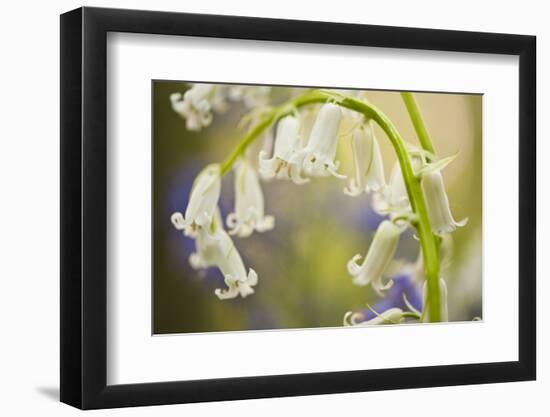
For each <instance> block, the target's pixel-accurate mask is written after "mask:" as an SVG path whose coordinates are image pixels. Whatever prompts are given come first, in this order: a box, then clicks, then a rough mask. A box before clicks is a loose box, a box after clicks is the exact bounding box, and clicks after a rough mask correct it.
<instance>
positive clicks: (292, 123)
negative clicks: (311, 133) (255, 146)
mask: <svg viewBox="0 0 550 417" xmlns="http://www.w3.org/2000/svg"><path fill="white" fill-rule="evenodd" d="M299 132H300V122H299V120H298V118H296V117H294V116H286V117H283V118H282V119H281V120H280V121H279V123H278V124H277V129H276V135H275V146H274V150H273V157H271V158H268V156H267V152H266V151H261V152H260V154H259V172H260V175H261V176H262V178H264V179H266V180H269V179H272V178H278V179H289V180H291V181H292V182H294V183H295V184H304V183H306V182H308V181H309V179H307V178H303V177H302V175H301V165H300V164H299V163H298V162H297V161H296V153H297V152H298V151H299V150H300V136H299Z"/></svg>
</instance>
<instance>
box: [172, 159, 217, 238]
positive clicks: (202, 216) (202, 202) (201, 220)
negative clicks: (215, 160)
mask: <svg viewBox="0 0 550 417" xmlns="http://www.w3.org/2000/svg"><path fill="white" fill-rule="evenodd" d="M220 192H221V178H220V166H219V165H218V164H212V165H208V166H207V167H206V168H204V169H203V170H202V171H201V172H200V173H199V175H198V176H197V178H195V181H194V182H193V186H192V188H191V195H190V197H189V202H188V204H187V208H186V210H185V216H183V215H182V214H181V213H174V214H173V215H172V222H173V223H174V225H175V226H176V227H177V228H178V229H180V230H182V231H184V233H185V234H186V235H187V236H196V234H197V232H198V231H199V230H200V229H201V228H208V227H209V226H210V223H211V221H212V218H213V216H214V214H215V211H216V210H217V207H218V200H219V199H220Z"/></svg>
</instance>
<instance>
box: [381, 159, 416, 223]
mask: <svg viewBox="0 0 550 417" xmlns="http://www.w3.org/2000/svg"><path fill="white" fill-rule="evenodd" d="M372 207H373V208H374V210H375V211H376V212H378V213H379V214H382V215H386V214H392V213H393V214H396V215H400V214H402V213H406V212H408V211H410V210H411V207H410V204H409V196H408V194H407V187H406V186H405V181H404V180H403V174H402V172H401V166H400V165H399V162H396V163H395V164H394V166H393V168H392V171H391V174H390V180H389V183H388V186H387V187H385V188H384V189H383V190H382V192H379V193H376V194H374V195H373V199H372Z"/></svg>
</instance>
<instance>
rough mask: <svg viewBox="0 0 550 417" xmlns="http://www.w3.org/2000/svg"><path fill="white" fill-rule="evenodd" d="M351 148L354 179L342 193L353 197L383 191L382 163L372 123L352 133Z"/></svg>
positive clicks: (384, 183)
mask: <svg viewBox="0 0 550 417" xmlns="http://www.w3.org/2000/svg"><path fill="white" fill-rule="evenodd" d="M351 146H352V150H353V161H354V165H355V177H354V178H352V179H351V181H350V183H349V185H348V186H347V187H346V188H345V189H344V192H345V193H346V194H348V195H350V196H354V197H355V196H358V195H361V194H362V193H363V192H369V191H381V190H383V189H384V188H385V186H386V176H385V175H384V162H383V160H382V153H381V152H380V145H379V144H378V140H377V139H376V137H375V136H374V129H373V125H372V121H369V122H367V123H366V124H365V125H364V126H361V127H359V128H358V129H355V130H354V131H353V133H352V137H351Z"/></svg>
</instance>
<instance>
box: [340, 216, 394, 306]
mask: <svg viewBox="0 0 550 417" xmlns="http://www.w3.org/2000/svg"><path fill="white" fill-rule="evenodd" d="M402 231H403V227H401V226H397V225H395V224H394V223H393V222H391V221H389V220H384V221H383V222H382V223H380V225H379V226H378V229H377V230H376V233H375V234H374V238H373V240H372V243H371V245H370V247H369V250H368V253H367V256H366V257H365V260H364V261H363V263H362V264H358V263H357V261H359V260H360V259H361V258H362V257H361V255H359V254H357V255H355V256H354V257H353V258H351V260H350V261H349V262H348V265H347V268H348V272H349V273H350V275H351V276H352V277H353V283H354V284H356V285H368V284H371V285H372V288H373V289H374V290H375V291H376V292H377V293H378V294H379V295H381V294H382V292H383V291H385V290H388V289H389V288H391V287H392V285H393V280H389V281H388V282H387V283H385V284H383V283H382V277H383V275H384V272H385V271H386V269H387V268H388V265H389V264H390V262H391V261H392V259H393V255H394V254H395V250H396V249H397V244H398V243H399V236H400V234H401V232H402Z"/></svg>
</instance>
